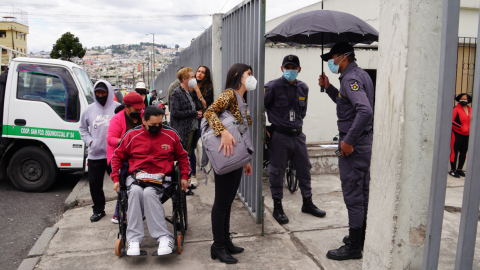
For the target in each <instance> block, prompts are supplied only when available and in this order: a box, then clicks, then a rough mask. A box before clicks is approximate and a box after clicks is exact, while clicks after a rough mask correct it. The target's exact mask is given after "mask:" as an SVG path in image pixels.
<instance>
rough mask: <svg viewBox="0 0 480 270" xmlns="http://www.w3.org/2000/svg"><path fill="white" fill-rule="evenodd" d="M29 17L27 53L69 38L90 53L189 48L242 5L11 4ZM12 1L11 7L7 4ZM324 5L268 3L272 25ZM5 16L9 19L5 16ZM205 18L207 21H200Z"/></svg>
mask: <svg viewBox="0 0 480 270" xmlns="http://www.w3.org/2000/svg"><path fill="white" fill-rule="evenodd" d="M6 1H7V2H3V3H0V11H1V12H5V11H8V10H9V9H10V10H11V6H4V5H15V6H16V7H18V8H20V9H22V10H23V11H26V12H28V19H29V21H28V23H29V31H30V34H29V35H28V51H29V52H30V51H33V52H35V51H41V50H46V51H48V50H51V48H52V45H53V44H54V43H55V41H56V40H57V39H58V38H60V36H61V35H62V34H63V33H65V32H71V33H73V34H74V35H75V36H77V37H79V39H80V42H81V43H82V44H83V45H84V46H87V47H92V46H108V45H111V44H134V43H139V42H151V41H152V36H151V35H148V36H147V35H145V34H146V33H155V43H162V44H167V45H169V46H173V45H175V44H179V45H180V46H181V47H186V46H188V45H189V44H190V41H191V39H192V38H195V37H197V36H198V35H200V34H201V33H202V32H203V31H204V30H205V28H208V27H209V26H210V25H211V17H210V16H209V15H211V14H214V13H219V12H220V10H221V9H222V7H223V6H224V5H225V6H224V7H223V9H222V12H227V11H229V10H230V9H232V8H233V7H235V6H236V5H238V4H239V3H241V2H242V1H240V0H203V1H198V0H190V1H187V0H161V1H158V0H137V1H131V0H117V1H108V0H82V1H74V0H44V1H42V2H39V1H34V0H15V2H13V1H14V0H6ZM8 1H12V2H8ZM317 2H319V0H298V1H291V0H269V1H267V11H266V17H267V20H269V19H272V18H275V17H278V16H281V15H283V14H286V13H289V12H291V11H294V10H297V9H299V8H302V7H305V6H308V5H311V4H313V3H317ZM2 14H4V13H2ZM198 15H206V16H198Z"/></svg>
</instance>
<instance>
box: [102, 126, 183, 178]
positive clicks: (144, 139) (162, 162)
mask: <svg viewBox="0 0 480 270" xmlns="http://www.w3.org/2000/svg"><path fill="white" fill-rule="evenodd" d="M127 160H128V164H129V166H130V167H129V172H130V173H132V172H133V171H134V170H136V169H140V170H143V171H146V172H148V173H163V174H165V175H167V176H171V174H172V171H173V163H174V161H178V164H179V166H180V175H181V177H182V179H185V180H187V179H188V173H189V172H190V163H189V161H188V154H187V152H186V151H185V149H183V147H182V144H181V143H180V138H179V137H178V135H177V132H176V131H175V130H174V129H172V128H170V127H168V126H163V128H162V130H161V131H160V132H159V133H158V134H155V135H152V134H150V133H149V132H148V131H146V130H145V128H144V127H143V125H142V126H138V127H136V128H134V129H131V130H130V131H128V132H127V134H126V135H125V137H124V138H123V140H122V142H121V143H120V145H119V146H118V148H117V149H116V150H115V152H114V153H113V157H112V174H111V175H110V176H111V177H112V180H113V182H114V183H117V182H118V180H119V175H118V170H119V169H120V168H121V167H122V166H123V163H124V162H126V161H127Z"/></svg>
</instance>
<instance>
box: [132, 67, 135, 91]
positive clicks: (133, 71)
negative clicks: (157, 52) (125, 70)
mask: <svg viewBox="0 0 480 270" xmlns="http://www.w3.org/2000/svg"><path fill="white" fill-rule="evenodd" d="M132 78H133V83H132V89H135V67H133V70H132Z"/></svg>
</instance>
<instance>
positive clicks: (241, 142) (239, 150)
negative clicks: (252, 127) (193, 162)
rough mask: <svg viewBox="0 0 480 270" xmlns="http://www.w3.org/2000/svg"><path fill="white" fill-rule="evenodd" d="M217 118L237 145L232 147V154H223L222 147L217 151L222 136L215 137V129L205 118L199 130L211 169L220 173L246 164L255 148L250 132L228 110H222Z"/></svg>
mask: <svg viewBox="0 0 480 270" xmlns="http://www.w3.org/2000/svg"><path fill="white" fill-rule="evenodd" d="M218 118H219V119H220V121H221V122H222V124H223V125H224V126H225V128H226V129H227V130H228V132H230V134H232V136H233V138H235V141H236V142H237V145H236V146H234V147H233V156H230V157H226V156H224V155H223V149H222V151H220V152H218V148H219V147H220V143H221V140H222V137H221V136H218V137H215V131H214V130H213V129H212V128H211V127H210V125H209V124H208V122H207V120H205V118H203V119H202V124H201V131H202V142H203V147H204V149H205V152H206V153H207V156H208V159H209V160H210V163H211V164H212V167H213V170H214V171H215V173H217V174H218V175H222V174H226V173H229V172H231V171H234V170H236V169H239V168H241V167H243V166H245V165H246V164H248V163H249V162H250V160H252V158H253V153H254V151H255V150H254V148H253V144H252V141H251V139H250V134H249V133H248V131H246V129H245V128H242V127H241V126H243V125H240V122H239V121H237V120H236V119H235V117H234V116H233V115H232V114H231V113H230V112H229V111H227V110H226V111H224V112H222V114H220V115H219V116H218ZM242 129H244V130H245V132H244V134H241V133H240V130H242Z"/></svg>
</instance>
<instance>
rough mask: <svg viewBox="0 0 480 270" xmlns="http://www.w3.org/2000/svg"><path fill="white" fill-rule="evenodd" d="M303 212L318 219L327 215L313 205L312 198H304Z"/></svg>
mask: <svg viewBox="0 0 480 270" xmlns="http://www.w3.org/2000/svg"><path fill="white" fill-rule="evenodd" d="M302 212H303V213H307V214H312V215H314V216H316V217H324V216H325V215H326V214H327V213H325V211H323V210H320V209H318V208H317V207H316V206H315V204H313V202H312V196H310V197H303V205H302Z"/></svg>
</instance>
